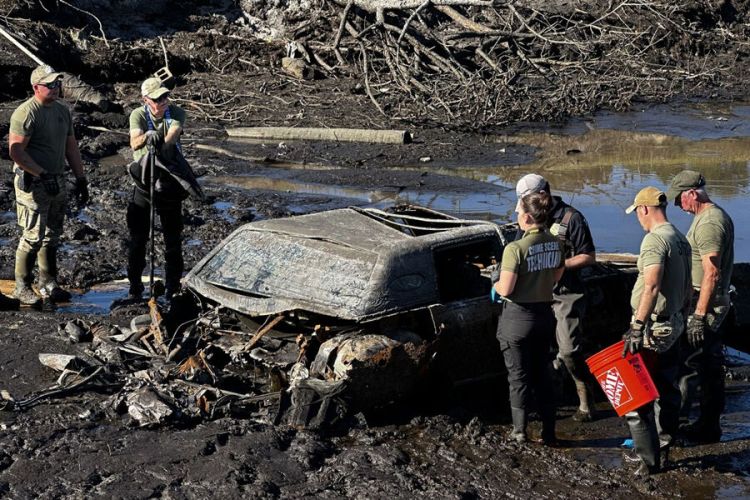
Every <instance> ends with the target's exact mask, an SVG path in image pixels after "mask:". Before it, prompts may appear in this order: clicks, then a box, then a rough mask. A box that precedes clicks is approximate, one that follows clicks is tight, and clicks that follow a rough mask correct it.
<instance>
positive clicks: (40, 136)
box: [10, 97, 73, 174]
mask: <svg viewBox="0 0 750 500" xmlns="http://www.w3.org/2000/svg"><path fill="white" fill-rule="evenodd" d="M10 131H11V132H12V133H13V134H17V135H22V136H24V137H29V142H28V144H27V146H26V152H27V153H28V154H29V156H31V158H32V159H33V160H34V161H35V162H36V163H38V164H39V165H40V166H41V167H42V168H43V169H44V170H46V171H47V172H49V173H51V174H62V173H63V172H65V144H66V143H67V140H68V136H71V135H73V118H72V117H71V116H70V111H69V110H68V108H67V107H65V105H64V104H62V103H60V102H57V101H54V102H52V104H50V105H49V106H44V105H43V104H41V103H40V102H39V101H37V100H36V99H34V98H33V97H32V98H30V99H28V100H27V101H25V102H24V103H23V104H21V105H20V106H18V108H16V110H15V111H14V112H13V115H11V117H10ZM15 166H17V165H14V167H15Z"/></svg>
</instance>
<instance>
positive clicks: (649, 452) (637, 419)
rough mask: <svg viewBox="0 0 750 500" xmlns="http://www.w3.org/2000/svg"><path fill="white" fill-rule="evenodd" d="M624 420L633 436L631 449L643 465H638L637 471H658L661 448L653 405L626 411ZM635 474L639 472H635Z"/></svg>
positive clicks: (650, 472)
mask: <svg viewBox="0 0 750 500" xmlns="http://www.w3.org/2000/svg"><path fill="white" fill-rule="evenodd" d="M625 421H626V422H627V424H628V428H629V429H630V435H631V436H632V438H633V450H634V451H635V454H636V455H638V457H639V458H640V459H641V465H642V466H645V467H640V466H639V471H640V472H644V471H647V472H648V473H649V474H652V473H654V472H658V471H659V467H660V465H661V457H660V455H661V453H660V452H661V449H660V447H659V435H658V433H657V432H656V421H655V418H654V411H653V407H652V406H651V407H649V405H646V407H641V408H639V409H637V410H635V411H631V412H628V413H626V414H625ZM636 475H639V474H638V473H636Z"/></svg>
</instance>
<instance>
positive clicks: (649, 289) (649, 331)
mask: <svg viewBox="0 0 750 500" xmlns="http://www.w3.org/2000/svg"><path fill="white" fill-rule="evenodd" d="M666 209H667V196H666V195H665V194H664V192H663V191H660V190H658V189H656V188H655V187H647V188H644V189H642V190H641V191H639V192H638V194H637V195H636V197H635V200H634V201H633V204H632V205H631V206H630V207H628V208H627V210H625V212H626V213H632V212H635V213H636V216H637V217H638V222H639V223H640V224H641V227H642V228H643V230H644V231H646V233H647V234H646V236H644V238H643V241H642V242H641V249H640V253H639V255H638V278H637V279H636V282H635V285H634V287H633V292H632V294H631V296H630V306H631V307H632V309H633V318H632V322H631V324H630V329H629V330H628V331H627V332H626V333H625V335H624V336H623V339H624V340H625V347H624V350H623V356H625V355H626V353H628V352H630V353H631V354H635V353H636V352H638V351H640V350H642V349H643V350H644V357H645V362H646V364H647V366H648V367H649V368H650V373H651V377H652V378H653V380H654V383H655V384H656V388H657V389H658V391H659V398H657V399H656V401H654V402H653V403H649V404H647V405H645V406H642V407H641V408H638V409H637V410H635V411H631V412H629V413H627V414H626V415H625V420H626V421H627V423H628V427H629V429H630V434H631V436H632V437H633V445H634V446H633V453H631V454H626V459H628V460H634V461H638V462H639V466H638V469H637V471H636V474H637V475H639V476H647V475H648V474H651V473H653V472H658V471H659V470H660V468H661V456H662V455H666V452H667V451H668V449H669V446H670V445H671V444H672V441H673V439H674V437H675V434H676V432H677V427H678V424H679V407H680V391H679V390H678V388H677V377H678V373H679V343H678V342H677V340H678V339H679V337H680V335H682V333H683V331H684V329H685V313H686V311H687V307H688V305H689V302H690V245H689V244H688V242H687V239H685V236H684V235H683V234H682V233H680V232H679V231H678V230H677V228H676V227H674V226H673V225H672V224H671V223H670V222H669V221H668V220H667V212H666ZM655 357H658V362H657V363H654V362H653V361H651V360H653V359H654V358H655ZM665 458H666V457H665Z"/></svg>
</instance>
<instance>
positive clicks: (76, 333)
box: [57, 319, 93, 344]
mask: <svg viewBox="0 0 750 500" xmlns="http://www.w3.org/2000/svg"><path fill="white" fill-rule="evenodd" d="M57 331H58V332H59V333H60V335H62V336H64V337H67V338H68V340H70V342H71V343H74V344H78V343H80V342H91V339H92V338H93V333H92V331H91V323H90V322H88V321H84V320H82V319H74V320H72V321H68V322H67V323H60V324H59V325H58V326H57Z"/></svg>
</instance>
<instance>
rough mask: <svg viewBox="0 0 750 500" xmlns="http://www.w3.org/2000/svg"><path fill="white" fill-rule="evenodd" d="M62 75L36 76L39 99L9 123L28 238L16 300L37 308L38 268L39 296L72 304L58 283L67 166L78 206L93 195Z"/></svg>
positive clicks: (19, 262) (20, 254)
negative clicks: (34, 274) (63, 95)
mask: <svg viewBox="0 0 750 500" xmlns="http://www.w3.org/2000/svg"><path fill="white" fill-rule="evenodd" d="M62 82H63V74H62V73H58V72H56V71H55V70H54V69H52V68H51V67H50V66H47V65H42V66H38V67H37V68H35V69H34V71H32V72H31V86H32V88H33V89H34V95H33V96H32V97H31V98H29V99H28V100H26V101H24V102H23V103H22V104H21V105H20V106H18V108H16V110H15V111H14V112H13V115H12V116H11V118H10V132H9V134H8V149H9V153H10V158H11V159H12V160H13V168H14V171H15V174H16V175H15V179H14V186H15V194H16V210H17V212H18V225H19V226H21V228H22V230H23V234H22V235H21V238H20V239H19V241H18V248H17V249H16V265H15V278H16V288H15V290H14V292H13V296H14V297H15V298H17V299H19V301H20V302H21V303H22V304H27V305H36V304H39V303H40V298H39V297H38V296H37V295H36V293H35V292H34V290H33V289H32V288H31V284H32V281H33V277H32V272H33V269H34V265H35V264H37V263H38V265H39V290H40V292H41V293H42V295H43V296H46V297H49V298H50V299H51V300H52V302H65V301H67V300H70V293H69V292H68V291H66V290H63V289H62V288H60V286H59V285H58V283H57V249H58V247H59V245H60V237H61V235H62V232H63V225H64V221H65V209H66V207H67V201H68V197H67V188H66V181H65V178H66V175H65V161H66V160H67V162H68V164H69V165H70V169H71V170H72V171H73V175H74V176H75V179H76V181H75V191H74V192H75V195H76V197H77V198H78V203H79V205H84V204H85V203H86V202H88V199H89V191H88V182H87V181H86V175H85V174H84V171H83V163H82V162H81V153H80V151H79V149H78V142H77V141H76V137H75V134H74V132H73V117H72V116H71V114H70V111H69V110H68V108H67V107H66V106H65V105H64V104H63V103H61V102H60V101H59V99H60V96H61V92H62Z"/></svg>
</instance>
